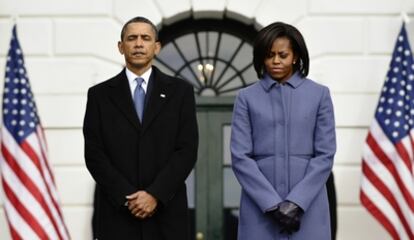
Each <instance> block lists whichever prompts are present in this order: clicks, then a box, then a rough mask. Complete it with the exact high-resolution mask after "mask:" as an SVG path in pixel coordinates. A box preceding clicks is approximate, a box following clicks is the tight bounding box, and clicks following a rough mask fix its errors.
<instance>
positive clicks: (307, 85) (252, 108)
mask: <svg viewBox="0 0 414 240" xmlns="http://www.w3.org/2000/svg"><path fill="white" fill-rule="evenodd" d="M253 62H254V67H255V70H256V72H257V75H258V77H259V78H260V81H258V82H256V83H255V84H253V85H251V86H249V87H247V88H245V89H242V90H241V91H240V92H239V94H238V96H237V99H236V102H235V106H234V112H233V121H232V133H231V154H232V166H233V170H234V173H235V175H236V177H237V179H238V181H239V182H240V185H241V186H242V196H241V202H240V221H239V231H238V239H239V240H252V239H260V240H276V239H300V240H304V239H306V240H307V239H309V240H325V239H326V240H330V239H331V234H330V221H329V206H328V199H327V193H326V188H325V183H326V180H327V178H328V176H329V174H330V172H331V170H332V165H333V158H334V154H335V150H336V143H335V121H334V112H333V106H332V101H331V97H330V94H329V89H328V88H327V87H325V86H322V85H320V84H318V83H316V82H314V81H312V80H310V79H307V78H306V76H307V75H308V72H309V54H308V50H307V48H306V44H305V41H304V39H303V37H302V35H301V34H300V32H299V31H298V30H297V29H296V28H295V27H293V26H291V25H289V24H285V23H281V22H276V23H273V24H270V25H269V26H267V27H265V28H263V29H262V30H261V31H260V32H259V33H258V35H257V37H256V40H255V43H254V50H253Z"/></svg>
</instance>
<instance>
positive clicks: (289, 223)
mask: <svg viewBox="0 0 414 240" xmlns="http://www.w3.org/2000/svg"><path fill="white" fill-rule="evenodd" d="M270 214H271V215H272V217H273V219H274V220H276V222H277V223H278V224H279V226H280V227H281V231H280V232H281V233H283V232H286V233H287V234H292V233H294V232H297V231H299V229H300V218H301V217H302V215H303V210H302V208H300V207H299V206H298V205H296V204H295V203H293V202H290V201H283V202H281V203H280V204H279V205H278V206H277V208H276V209H275V210H273V211H270Z"/></svg>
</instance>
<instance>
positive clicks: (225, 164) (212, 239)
mask: <svg viewBox="0 0 414 240" xmlns="http://www.w3.org/2000/svg"><path fill="white" fill-rule="evenodd" d="M233 100H234V98H232V97H229V98H221V99H220V103H218V99H215V100H212V99H211V98H210V99H206V98H204V99H203V98H198V99H197V118H198V125H199V131H200V144H199V155H198V161H197V165H196V168H195V176H196V177H195V212H196V218H195V219H196V239H198V240H201V239H204V240H207V239H208V240H233V239H235V236H236V231H237V210H238V198H239V196H240V187H239V185H238V183H237V182H236V180H235V178H234V175H233V172H232V171H231V166H230V149H229V138H230V124H231V116H232V109H233Z"/></svg>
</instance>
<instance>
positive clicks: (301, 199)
mask: <svg viewBox="0 0 414 240" xmlns="http://www.w3.org/2000/svg"><path fill="white" fill-rule="evenodd" d="M316 116H317V119H316V126H315V131H314V155H315V156H314V157H313V158H311V159H310V160H309V165H308V167H307V170H306V173H305V176H304V178H303V179H302V180H301V181H299V183H298V184H296V185H295V187H294V188H293V189H292V190H291V191H290V192H289V194H288V196H287V198H286V199H287V200H289V201H292V202H294V203H296V204H298V205H299V206H300V207H301V208H302V209H303V210H304V211H306V209H308V207H309V206H310V205H311V203H312V201H313V199H314V198H315V197H316V196H317V195H318V193H319V192H320V191H321V189H322V188H323V187H324V186H325V183H326V180H327V179H328V177H329V174H330V173H331V170H332V166H333V158H334V155H335V151H336V139H335V138H336V137H335V119H334V111H333V106H332V100H331V96H330V94H329V89H328V88H324V90H323V93H322V97H321V101H320V104H319V108H318V113H317V115H316Z"/></svg>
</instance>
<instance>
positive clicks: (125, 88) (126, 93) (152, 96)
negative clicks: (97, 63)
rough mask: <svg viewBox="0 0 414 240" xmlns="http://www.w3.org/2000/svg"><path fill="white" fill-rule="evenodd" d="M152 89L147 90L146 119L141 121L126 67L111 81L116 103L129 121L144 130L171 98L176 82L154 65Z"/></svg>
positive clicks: (112, 94) (111, 94)
mask: <svg viewBox="0 0 414 240" xmlns="http://www.w3.org/2000/svg"><path fill="white" fill-rule="evenodd" d="M150 78H151V81H150V84H151V85H152V86H151V87H150V91H148V92H147V94H148V95H147V98H148V99H147V100H146V106H145V110H144V119H143V122H142V123H140V121H139V118H138V115H137V113H136V111H135V107H134V100H133V99H132V95H131V90H130V87H129V83H128V78H127V76H126V73H125V68H124V69H123V70H122V71H121V72H120V73H119V74H118V75H117V76H115V78H114V79H113V81H111V82H110V84H109V86H110V87H111V88H112V90H111V91H110V98H111V99H112V101H113V102H114V103H115V105H116V106H117V107H118V108H119V109H120V110H121V112H122V113H123V114H124V116H125V117H126V118H127V119H128V121H129V122H130V123H131V124H132V125H133V126H134V127H135V128H137V129H138V130H141V131H142V132H143V131H145V129H147V128H148V126H149V125H150V124H151V122H152V121H153V120H154V118H155V116H156V115H157V114H158V113H159V112H160V110H161V109H162V106H163V105H164V103H165V102H166V101H168V100H169V98H170V97H171V95H172V93H173V86H174V85H175V84H173V83H174V82H173V81H172V80H171V79H170V78H169V77H168V76H167V75H165V74H163V73H162V72H161V71H160V70H158V69H157V68H156V67H154V66H153V71H152V74H151V77H150Z"/></svg>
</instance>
